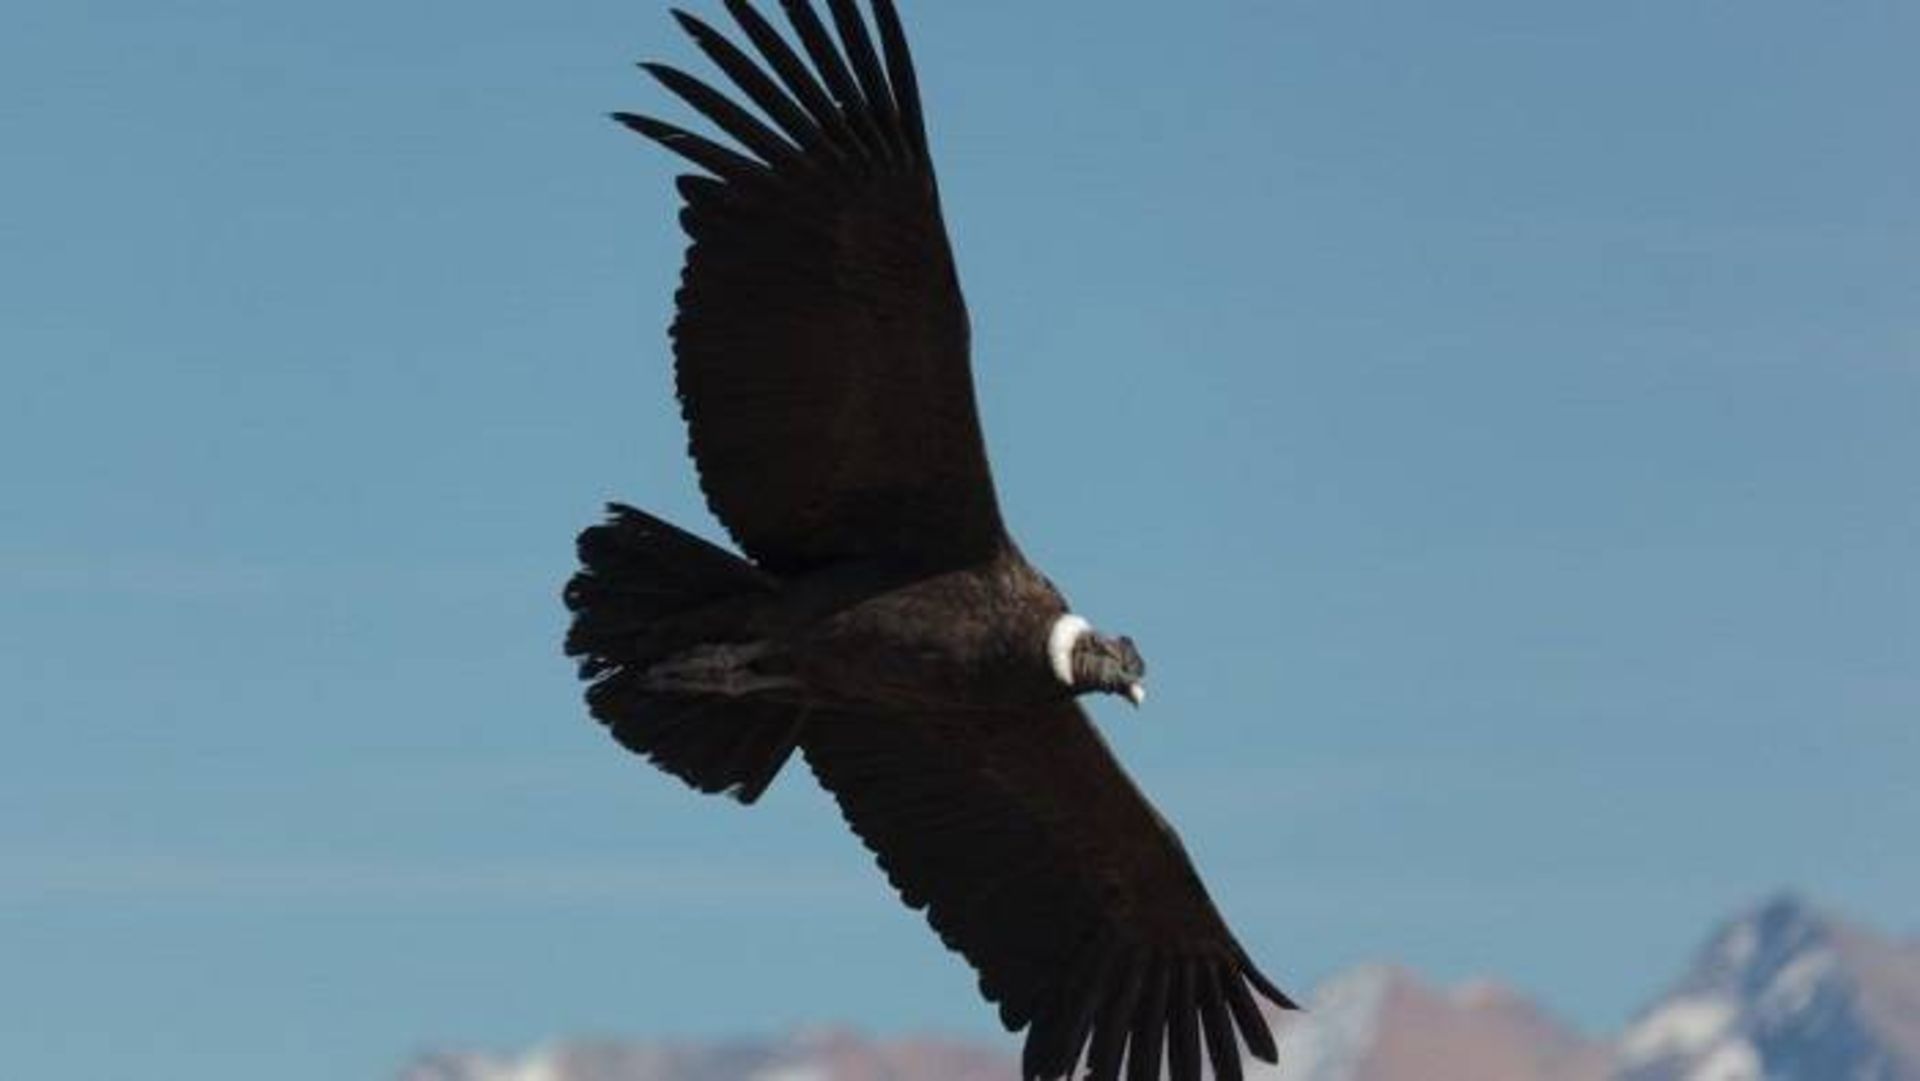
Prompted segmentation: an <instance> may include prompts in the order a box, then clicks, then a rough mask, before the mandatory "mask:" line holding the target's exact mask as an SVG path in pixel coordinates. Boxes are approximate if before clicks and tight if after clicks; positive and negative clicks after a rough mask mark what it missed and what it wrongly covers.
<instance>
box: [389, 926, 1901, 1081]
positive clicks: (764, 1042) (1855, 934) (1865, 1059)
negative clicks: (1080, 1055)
mask: <svg viewBox="0 0 1920 1081" xmlns="http://www.w3.org/2000/svg"><path fill="white" fill-rule="evenodd" d="M1271 1017H1272V1019H1273V1021H1274V1023H1275V1026H1276V1029H1277V1030H1278V1034H1279V1036H1280V1040H1281V1064H1280V1066H1278V1067H1268V1066H1265V1065H1260V1066H1259V1068H1257V1069H1252V1070H1250V1071H1249V1073H1248V1081H1920V940H1907V939H1897V938H1893V937H1890V936H1887V935H1884V934H1882V933H1880V932H1878V931H1875V930H1872V929H1870V928H1867V927H1865V926H1863V925H1860V924H1857V923H1853V922H1849V921H1848V920H1846V919H1843V918H1841V917H1839V916H1836V915H1834V914H1832V913H1830V912H1828V911H1826V910H1825V909H1822V908H1820V907H1818V906H1817V905H1815V904H1814V903H1812V902H1810V901H1808V900H1807V899H1805V898H1804V897H1802V896H1800V895H1798V894H1795V893H1791V892H1782V893H1779V894H1775V895H1773V896H1771V897H1768V898H1766V899H1764V900H1762V901H1760V902H1759V903H1757V904H1755V905H1752V906H1750V907H1749V908H1747V909H1745V910H1743V911H1742V912H1739V913H1737V914H1735V915H1734V916H1733V917H1731V918H1729V919H1727V920H1724V921H1722V922H1721V923H1720V924H1719V925H1718V927H1716V928H1715V929H1714V930H1713V932H1712V933H1711V934H1710V935H1708V937H1707V938H1706V941H1705V942H1704V944H1703V945H1702V946H1701V947H1700V948H1699V949H1698V950H1697V951H1696V952H1695V954H1694V956H1693V958H1692V960H1691V962H1690V963H1689V964H1688V965H1687V966H1686V967H1685V968H1684V969H1683V970H1682V971H1681V973H1680V974H1679V976H1678V977H1677V978H1676V979H1675V980H1673V981H1672V982H1671V983H1670V984H1669V985H1668V987H1667V988H1666V989H1665V990H1664V991H1661V992H1659V993H1658V994H1657V995H1656V996H1654V997H1653V998H1652V999H1651V1001H1650V1002H1649V1003H1648V1005H1647V1006H1645V1007H1644V1008H1643V1009H1641V1010H1640V1011H1639V1012H1638V1013H1636V1014H1635V1015H1634V1017H1633V1018H1632V1019H1631V1020H1630V1021H1629V1022H1628V1023H1627V1025H1626V1026H1625V1027H1624V1028H1623V1029H1622V1030H1621V1031H1620V1032H1618V1033H1615V1034H1610V1035H1606V1036H1592V1035H1587V1034H1584V1033H1582V1032H1580V1031H1578V1030H1576V1029H1575V1028H1573V1027H1572V1026H1570V1025H1568V1024H1566V1023H1565V1022H1563V1021H1561V1020H1559V1019H1558V1018H1556V1017H1554V1016H1553V1015H1552V1014H1551V1013H1550V1012H1549V1011H1547V1010H1546V1009H1544V1008H1542V1007H1541V1006H1540V1005H1539V1004H1537V1003H1536V1002H1534V1001H1533V1000H1532V999H1530V998H1529V997H1527V996H1526V995H1523V994H1521V993H1519V992H1517V991H1514V990H1512V989H1511V988H1509V987H1507V986H1506V985H1504V984H1501V983H1499V982H1497V981H1492V980H1484V979H1483V980H1473V981H1468V982H1465V983H1461V984H1456V985H1453V986H1450V987H1444V986H1437V985H1434V984H1431V983H1429V982H1428V981H1426V980H1425V979H1423V978H1422V977H1421V976H1420V975H1418V974H1417V973H1415V972H1413V971H1411V970H1409V969H1407V968H1405V967H1402V966H1398V965H1393V964H1366V965H1360V966H1357V967H1355V968H1352V969H1349V970H1347V971H1345V972H1342V973H1340V974H1338V975H1336V976H1335V977H1333V978H1332V979H1329V980H1327V981H1325V982H1323V983H1322V984H1321V985H1320V987H1319V988H1317V989H1316V990H1315V992H1314V994H1313V995H1312V996H1310V998H1309V1000H1308V1003H1307V1010H1306V1011H1305V1012H1304V1013H1300V1014H1277V1013H1276V1014H1272V1015H1271ZM1014 1076H1018V1070H1017V1063H1016V1060H1015V1058H1014V1056H1013V1055H1012V1053H1011V1052H1010V1051H1008V1050H1006V1049H1004V1048H1003V1047H1001V1046H998V1045H990V1044H987V1043H985V1042H980V1041H967V1040H959V1039H945V1038H937V1037H900V1038H870V1037H867V1036H864V1035H861V1034H860V1033H858V1032H856V1031H854V1030H852V1029H848V1028H830V1027H823V1028H809V1029H804V1030H800V1031H797V1032H794V1033H791V1034H788V1035H786V1036H779V1037H770V1038H764V1039H738V1040H720V1041H614V1040H600V1041H577V1040H576V1041H563V1042H559V1043H555V1044H553V1045H551V1046H548V1047H545V1048H539V1049H535V1050H532V1051H528V1052H523V1053H518V1054H498V1053H491V1054H490V1053H484V1052H474V1051H457V1050H455V1051H438V1052H433V1053H429V1054H424V1055H421V1056H419V1057H418V1058H416V1059H415V1061H414V1062H412V1063H411V1064H409V1065H408V1066H406V1067H405V1068H404V1069H403V1071H402V1072H401V1073H400V1075H399V1081H989V1079H995V1081H999V1079H1004V1078H1008V1077H1014Z"/></svg>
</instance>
